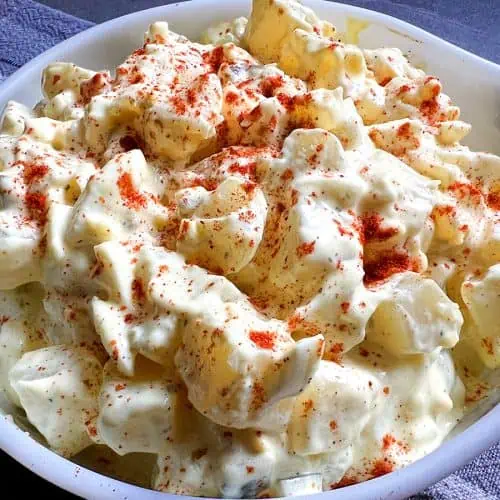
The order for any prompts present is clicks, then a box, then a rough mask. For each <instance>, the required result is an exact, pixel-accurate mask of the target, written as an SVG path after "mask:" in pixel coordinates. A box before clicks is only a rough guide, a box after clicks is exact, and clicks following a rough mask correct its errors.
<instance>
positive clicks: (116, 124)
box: [0, 0, 500, 498]
mask: <svg viewBox="0 0 500 500" xmlns="http://www.w3.org/2000/svg"><path fill="white" fill-rule="evenodd" d="M362 28H363V25H359V26H358V27H357V29H358V31H360V30H361V29H362ZM201 40H202V42H203V43H194V42H191V41H189V40H187V39H186V38H184V37H182V36H180V35H177V34H175V33H173V32H171V31H170V30H169V28H168V25H167V24H166V23H164V22H158V23H154V24H153V25H151V26H150V28H149V30H148V32H147V33H146V35H145V42H144V46H143V47H142V48H139V49H137V50H136V51H135V52H134V53H132V54H131V55H130V56H129V57H128V58H127V59H126V60H125V61H124V62H123V64H121V65H120V66H118V67H117V68H116V71H115V73H114V75H112V74H110V73H109V72H108V71H101V72H94V71H90V70H86V69H83V68H79V67H77V66H75V65H73V64H69V63H63V62H59V63H53V64H51V65H49V66H48V67H47V68H46V69H45V71H44V74H43V80H42V87H43V94H44V98H43V100H42V101H41V102H40V103H39V104H37V105H36V106H35V108H34V109H33V110H29V109H28V108H26V107H25V106H23V105H21V104H18V103H15V102H10V103H8V105H7V107H6V109H5V111H4V115H3V121H2V128H1V135H0V197H1V208H0V289H1V292H0V323H1V330H0V388H1V390H2V391H3V392H4V395H5V397H7V398H8V399H9V400H10V401H11V403H12V404H14V405H16V406H18V407H19V408H21V409H23V410H24V411H25V412H26V415H27V418H28V420H29V421H30V422H31V423H32V424H33V426H34V427H36V429H37V430H38V431H39V432H40V433H41V434H42V435H43V436H44V438H45V439H46V440H47V442H48V444H49V445H50V446H51V447H52V448H53V449H54V450H55V451H56V452H58V453H60V454H62V455H65V456H68V457H71V456H75V455H77V454H79V453H80V452H82V450H85V452H84V454H85V457H86V458H85V461H86V463H88V460H89V458H88V457H89V456H91V455H92V454H93V455H94V456H95V458H96V460H95V461H94V463H95V464H96V465H95V466H96V467H98V468H99V467H100V469H101V470H103V471H107V470H108V469H106V467H105V464H106V463H109V457H110V456H118V455H119V456H122V455H127V456H129V457H131V458H130V460H129V461H128V463H127V464H128V465H127V467H129V468H130V465H131V464H132V469H133V468H135V469H136V470H140V469H145V468H147V467H149V465H147V464H150V463H151V459H150V458H144V457H145V455H144V454H148V456H149V457H151V456H154V457H156V458H155V459H156V462H157V464H156V467H155V469H154V472H153V474H152V477H151V486H152V487H153V488H155V489H158V490H160V491H165V492H170V493H182V494H190V495H202V496H223V497H235V498H242V497H261V496H269V495H271V496H275V495H278V496H279V495H283V496H286V495H296V494H300V493H303V494H305V493H313V492H318V491H321V490H326V489H332V488H337V487H341V486H345V485H348V484H352V483H355V482H359V481H362V480H365V479H370V478H372V477H376V476H380V475H382V474H386V473H388V472H391V471H392V470H394V469H397V468H399V467H403V466H405V465H407V464H409V463H411V462H413V461H415V460H417V459H419V458H421V457H422V456H424V455H425V454H427V453H430V452H431V451H432V450H434V449H435V448H436V447H437V446H439V445H440V443H441V442H442V441H443V439H444V438H445V437H446V435H447V434H448V433H449V432H450V430H451V429H452V428H453V427H454V425H455V424H456V423H457V421H458V420H460V418H461V417H462V415H463V413H464V411H465V410H466V409H467V407H468V406H470V405H471V404H472V403H474V402H476V401H478V400H479V399H481V398H482V397H483V396H484V395H485V394H486V392H487V391H488V389H489V387H488V385H487V384H486V382H484V378H485V377H486V376H487V374H488V370H493V369H495V368H497V367H498V366H499V365H500V329H499V328H498V327H495V324H497V321H496V312H497V306H499V307H500V303H499V302H500V299H499V297H500V217H499V215H498V214H499V211H500V178H499V174H500V159H499V158H498V157H496V156H493V155H490V154H487V153H475V152H472V151H470V150H469V149H468V148H467V147H465V146H462V145H460V143H459V141H460V140H461V139H462V138H463V137H464V136H465V135H466V134H467V133H468V132H469V131H470V125H468V124H466V123H464V122H462V121H460V120H459V119H458V117H459V109H458V108H457V107H456V106H454V105H452V103H451V100H450V98H449V97H448V96H446V95H445V94H444V93H443V92H442V87H441V83H440V82H439V79H438V78H437V77H435V76H429V75H426V74H424V72H423V71H421V70H419V69H416V68H415V67H413V66H412V65H411V64H410V63H409V62H408V61H407V59H406V58H405V57H404V56H403V55H402V53H401V51H399V50H398V49H390V48H382V49H376V50H363V49H361V48H360V47H358V46H356V45H353V44H349V43H342V42H341V41H340V40H341V37H339V35H338V34H337V33H336V32H335V28H334V27H333V26H332V25H331V24H330V23H327V22H325V21H321V20H320V19H318V17H317V16H316V15H315V13H314V12H313V11H312V10H310V9H309V8H306V7H304V6H302V5H301V4H300V3H298V2H297V1H295V0H271V1H269V0H254V2H253V9H252V13H251V16H250V18H249V19H248V22H247V20H246V19H245V18H238V19H235V20H233V21H229V22H225V23H222V24H220V25H218V26H215V27H212V28H209V29H208V31H207V32H206V33H205V34H204V35H203V36H202V38H201ZM346 40H347V41H355V37H354V38H353V37H351V38H346ZM103 450H107V451H106V452H104V451H103ZM111 450H112V451H111ZM79 456H83V455H81V454H80V455H79ZM106 457H108V458H106ZM99 464H100V465H99ZM103 464H104V465H103ZM142 475H144V474H142ZM142 475H141V474H138V476H141V477H142Z"/></svg>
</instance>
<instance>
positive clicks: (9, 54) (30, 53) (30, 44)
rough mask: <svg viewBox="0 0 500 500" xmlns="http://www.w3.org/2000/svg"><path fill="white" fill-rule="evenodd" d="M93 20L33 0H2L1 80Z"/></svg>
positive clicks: (87, 26) (90, 24) (0, 0)
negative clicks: (71, 14)
mask: <svg viewBox="0 0 500 500" xmlns="http://www.w3.org/2000/svg"><path fill="white" fill-rule="evenodd" d="M92 24H93V23H91V22H89V21H84V20H83V19H78V18H76V17H73V16H70V15H68V14H65V13H63V12H61V11H58V10H54V9H52V8H50V7H47V6H45V5H41V4H39V3H37V2H32V1H31V0H0V81H1V80H3V79H5V78H6V77H7V76H9V75H10V74H11V73H13V72H14V71H15V70H16V69H18V68H20V67H21V66H22V65H23V64H25V63H27V62H28V61H29V60H30V59H33V57H35V56H36V55H38V54H40V53H41V52H43V51H45V50H47V49H49V48H50V47H52V46H53V45H55V44H56V43H59V42H61V41H63V40H65V39H66V38H69V37H71V36H73V35H76V34H77V33H79V32H80V31H82V30H84V29H86V28H90V26H92Z"/></svg>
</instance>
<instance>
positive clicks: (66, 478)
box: [0, 0, 500, 500]
mask: <svg viewBox="0 0 500 500" xmlns="http://www.w3.org/2000/svg"><path fill="white" fill-rule="evenodd" d="M211 1H212V0H190V1H187V2H178V3H173V4H169V5H163V6H159V7H154V8H151V9H145V10H141V11H137V12H134V13H131V14H127V15H125V16H121V17H118V18H115V19H112V20H109V21H106V22H104V23H102V24H98V25H96V26H93V27H91V28H88V29H86V30H84V31H82V32H80V33H78V34H76V35H75V36H73V37H71V38H69V39H67V40H65V41H63V42H60V43H59V44H57V45H55V46H54V47H52V48H50V49H48V50H47V51H45V52H43V53H42V54H40V55H38V56H37V57H35V58H34V59H32V60H31V61H29V62H28V63H27V64H25V65H24V66H22V67H21V68H20V69H18V70H17V71H16V72H14V73H13V74H12V75H11V76H9V77H8V78H7V79H6V80H4V81H3V82H2V83H1V84H0V105H3V104H4V103H5V101H6V97H7V96H8V95H9V94H10V93H11V91H12V89H13V88H14V87H15V86H17V85H18V84H19V83H21V82H22V80H23V79H25V78H29V76H28V75H29V74H30V73H31V72H32V71H34V70H36V69H37V68H41V67H43V66H45V65H46V64H48V63H49V62H51V61H53V60H55V59H57V56H58V55H59V54H60V53H61V52H62V51H63V50H64V51H66V52H67V51H71V50H72V49H73V48H75V47H77V46H81V45H84V44H86V43H87V42H88V41H90V40H93V39H94V38H96V37H99V35H100V34H103V33H105V32H106V31H108V30H111V29H115V28H117V27H119V26H120V24H122V23H124V22H126V21H129V20H130V19H131V18H133V17H134V18H141V17H144V18H146V17H151V15H156V14H157V15H158V18H161V17H165V15H168V12H169V11H170V10H171V9H174V8H177V7H181V8H182V6H184V7H186V6H189V5H193V4H205V3H210V2H211ZM226 1H231V0H226ZM233 1H234V0H233ZM238 1H242V0H238ZM304 3H305V4H306V5H311V6H314V4H324V3H328V5H329V6H330V7H333V8H337V9H339V10H345V11H346V13H347V14H349V15H353V16H356V15H358V16H359V17H362V18H364V19H366V20H368V21H371V22H377V23H380V24H382V25H384V26H390V27H391V28H394V29H396V30H397V31H398V32H400V33H401V34H404V35H405V34H406V35H410V36H412V37H414V38H417V39H418V40H425V41H427V42H429V43H430V44H435V45H436V44H437V45H440V46H441V47H443V48H446V49H448V50H449V51H450V52H455V53H456V54H459V55H460V57H461V58H462V59H463V60H464V61H466V60H469V62H470V63H473V64H475V65H476V66H480V67H481V69H482V71H485V72H489V73H490V72H493V73H494V74H496V75H498V76H500V65H498V64H496V63H494V62H491V61H488V60H486V59H483V58H482V57H480V56H477V55H475V54H472V53H470V52H468V51H466V50H464V49H462V48H459V47H457V46H455V45H453V44H452V43H450V42H448V41H446V40H443V39H441V38H439V37H438V36H436V35H434V34H432V33H429V32H427V31H425V30H423V29H422V28H419V27H416V26H413V25H412V24H409V23H407V22H405V21H402V20H400V19H397V18H395V17H393V16H390V15H387V14H383V13H380V12H376V11H372V10H369V9H364V8H361V7H357V6H352V5H348V4H341V3H338V2H325V0H306V1H305V2H304ZM499 439H500V404H497V405H496V407H494V408H493V409H491V410H490V411H489V412H488V413H487V414H486V415H484V416H483V417H481V418H480V419H478V420H477V421H476V422H475V423H473V424H472V425H471V426H469V427H468V428H467V429H466V430H464V431H463V432H461V433H460V434H458V435H457V436H454V437H453V438H451V439H449V440H448V441H446V442H444V443H443V444H441V446H439V447H438V448H437V449H436V450H435V451H433V452H432V453H430V454H429V455H426V456H425V457H423V458H422V459H420V460H417V461H416V462H414V463H413V464H410V465H409V466H407V467H405V468H403V469H400V470H397V471H394V472H392V473H390V474H387V475H386V476H383V477H379V478H376V479H373V480H370V481H366V482H363V483H359V484H356V485H352V486H348V487H345V488H341V489H338V490H333V491H325V492H323V493H321V495H323V498H325V499H326V498H328V499H331V500H351V499H352V498H356V499H357V500H376V499H384V500H390V499H392V500H396V499H400V498H403V497H406V496H409V495H411V494H414V493H417V492H418V491H421V490H422V489H424V488H425V487H427V486H429V485H431V484H434V483H436V482H437V481H439V480H440V479H442V478H443V477H445V476H447V475H449V474H450V473H452V472H454V471H455V470H457V469H458V468H460V467H462V466H463V465H465V464H466V463H467V462H469V461H470V460H472V459H473V458H474V457H476V456H477V455H479V454H480V453H481V452H482V451H484V450H485V449H486V448H488V447H489V446H491V445H493V444H495V443H496V442H497V441H498V440H499ZM0 448H1V449H2V450H3V451H4V452H6V453H7V454H8V455H10V456H11V457H12V458H14V459H15V460H16V461H18V462H19V463H21V464H22V465H24V466H25V467H26V468H28V469H29V470H31V471H32V472H34V473H35V474H37V475H39V476H40V477H42V478H44V479H46V480H47V481H50V482H51V483H53V484H56V485H57V486H59V487H61V488H63V489H65V490H67V491H69V492H71V493H74V494H76V495H79V496H82V497H87V498H97V497H98V498H100V499H102V500H106V499H110V500H117V499H119V498H123V499H124V500H125V499H127V500H133V499H139V498H141V499H146V500H148V499H159V498H163V499H165V498H168V497H171V498H172V500H174V499H178V498H180V497H181V496H180V495H174V494H168V493H161V492H158V491H154V490H149V489H146V488H142V487H140V486H136V485H133V484H130V483H125V482H123V481H119V480H116V479H112V478H110V477H108V476H105V475H103V474H100V473H98V472H94V471H92V470H90V469H87V468H85V467H83V466H80V465H77V464H75V463H74V462H71V461H70V460H68V459H65V458H63V457H61V456H59V455H57V454H56V453H55V452H53V451H52V450H50V449H49V448H46V447H45V446H43V445H41V444H40V443H38V442H37V441H36V440H34V439H33V438H32V437H30V435H29V433H27V432H24V431H22V430H21V429H20V428H19V427H17V425H15V424H14V423H13V421H12V418H11V417H9V416H1V417H0ZM183 498H189V499H193V500H195V499H196V498H197V497H187V496H184V497H183ZM300 498H313V497H312V496H310V495H309V496H302V497H300ZM314 498H316V495H315V496H314Z"/></svg>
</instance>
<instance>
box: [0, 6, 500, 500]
mask: <svg viewBox="0 0 500 500" xmlns="http://www.w3.org/2000/svg"><path fill="white" fill-rule="evenodd" d="M305 3H306V4H307V5H310V6H311V7H313V8H314V9H315V10H316V12H317V13H318V14H319V16H320V17H321V18H323V19H327V20H329V21H331V22H333V24H335V25H336V26H337V27H338V28H339V29H340V30H341V31H342V30H343V29H344V28H345V26H346V22H347V20H348V18H355V19H360V20H363V21H367V22H368V27H367V28H366V29H365V30H363V31H362V32H361V34H360V37H359V38H360V40H359V41H360V45H362V46H363V47H368V48H375V47H381V46H396V47H400V48H401V49H402V50H403V52H405V53H407V54H408V56H409V58H410V60H411V61H412V62H414V63H415V64H418V65H420V66H421V67H423V69H425V71H426V72H427V73H430V74H434V75H436V76H438V77H439V78H440V79H441V81H442V82H443V84H444V88H445V91H446V93H447V94H449V95H450V96H451V97H452V98H453V100H454V101H455V102H456V103H457V104H458V105H459V106H460V107H461V109H462V117H463V119H464V120H465V121H468V122H471V123H472V124H473V126H474V127H473V132H472V133H471V135H470V137H469V138H468V140H467V141H466V143H467V144H468V145H469V146H471V147H473V148H474V149H477V150H484V151H489V152H493V153H497V154H500V66H498V65H496V64H493V63H491V62H489V61H486V60H484V59H481V58H480V57H477V56H475V55H472V54H470V53H468V52H465V51H464V50H462V49H459V48H457V47H455V46H453V45H451V44H449V43H447V42H445V41H443V40H441V39H440V38H437V37H435V36H434V35H431V34H429V33H427V32H425V31H423V30H421V29H419V28H416V27H414V26H411V25H409V24H407V23H405V22H402V21H399V20H398V19H395V18H392V17H390V16H386V15H384V14H379V13H377V12H372V11H369V10H365V9H360V8H358V7H352V6H349V5H344V4H337V3H331V2H325V1H323V0H309V1H306V2H305ZM249 10H250V1H249V0H192V1H190V2H185V3H181V4H172V5H167V6H163V7H158V8H155V9H149V10H145V11H142V12H137V13H135V14H130V15H128V16H124V17H121V18H119V19H115V20H113V21H109V22H107V23H104V24H101V25H99V26H96V27H94V28H91V29H89V30H87V31H85V32H83V33H81V34H79V35H76V36H75V37H73V38H71V39H69V40H67V41H65V42H63V43H60V44H59V45H57V46H55V47H54V48H52V49H50V50H48V51H47V52H45V53H44V54H42V55H40V56H38V57H36V58H35V59H33V60H32V61H31V62H29V63H28V64H26V65H25V66H24V67H23V68H21V69H20V70H19V71H17V72H16V73H15V74H13V75H12V76H11V77H10V78H9V79H7V80H6V81H5V82H4V83H3V84H2V85H1V86H0V107H3V105H4V104H5V103H6V102H7V101H8V100H9V99H15V100H17V101H20V102H22V103H24V104H27V105H33V104H34V103H35V102H36V101H37V100H38V99H39V98H40V74H41V71H42V69H43V68H44V67H45V66H46V65H47V64H48V63H50V62H52V61H56V60H65V61H72V62H75V63H76V64H78V65H80V66H84V67H88V68H91V69H103V68H110V69H112V68H114V67H115V66H116V65H118V64H119V63H120V62H121V61H122V60H123V59H124V57H125V56H126V55H128V54H129V53H130V52H132V50H134V49H135V48H137V47H138V46H140V45H142V34H143V32H144V31H145V30H146V28H147V26H148V24H149V23H151V22H153V21H157V20H166V21H168V22H169V23H170V26H171V28H172V29H173V30H175V31H178V32H180V33H182V34H184V35H186V36H188V37H190V38H196V36H197V35H199V33H200V32H201V31H202V30H203V29H204V28H205V27H206V26H208V25H209V24H211V23H214V22H217V21H220V20H225V19H229V18H232V17H236V16H240V15H248V13H249ZM489 406H491V405H489ZM2 409H3V411H4V412H7V411H8V408H6V407H3V408H2V404H1V402H0V411H1V410H2ZM487 409H488V408H487V407H486V408H485V407H484V406H483V407H481V408H480V409H478V411H476V412H475V413H474V414H473V415H472V416H469V418H467V419H466V420H465V421H464V422H463V423H461V424H460V426H459V428H458V431H459V432H455V433H454V437H452V438H450V439H449V440H448V441H447V442H445V443H444V444H443V445H442V446H441V447H440V448H439V449H437V450H436V451H434V452H433V453H431V454H430V455H428V456H426V457H425V458H423V459H421V460H419V461H418V462H416V463H414V464H412V465H410V466H409V467H406V468H405V469H402V470H399V471H395V472H392V473H391V474H388V475H386V476H384V477H380V478H377V479H374V480H371V481H368V482H365V483H361V484H358V485H354V486H349V487H347V488H343V489H340V490H335V491H331V492H325V493H322V494H321V495H322V498H323V499H324V500H327V499H328V500H330V499H331V500H348V499H353V498H355V499H356V500H376V499H379V498H380V499H384V500H395V499H400V498H405V497H407V496H409V495H411V494H413V493H416V492H418V491H421V490H422V489H424V488H425V487H427V486H429V485H431V484H433V483H435V482H437V481H438V480H440V479H441V478H443V477H445V476H446V475H448V474H450V473H451V472H453V471H455V470H457V469H458V468H459V467H461V466H462V465H464V464H465V463H467V462H468V461H470V460H471V459H472V458H474V457H475V456H477V455H478V454H479V453H480V452H481V451H483V450H485V449H486V448H488V447H489V446H491V445H493V444H495V443H496V442H497V441H498V440H499V439H500V405H497V406H496V407H494V408H493V409H491V410H490V411H489V412H487ZM481 413H486V414H485V415H483V416H480V414H481ZM475 420H476V421H475ZM474 421H475V422H474ZM471 422H474V423H472V424H471ZM0 447H1V448H2V449H3V450H4V451H5V452H7V453H8V454H9V455H11V456H12V457H13V458H14V459H16V460H17V461H19V462H20V463H22V464H23V465H25V466H26V467H28V468H29V469H30V470H32V471H33V472H35V473H36V474H38V475H40V476H42V477H44V478H45V479H47V480H48V481H51V482H52V483H54V484H57V485H58V486H60V487H62V488H64V489H66V490H68V491H71V492H72V493H75V494H77V495H80V496H82V497H84V498H98V499H100V500H106V499H113V500H118V499H124V500H125V499H127V500H134V499H139V498H140V499H141V500H149V499H159V498H162V499H163V500H165V499H168V498H169V497H170V498H171V499H172V500H174V498H177V499H179V497H177V495H168V494H165V493H159V492H154V491H150V490H146V489H143V488H140V487H137V486H133V485H130V484H127V483H124V482H121V481H117V480H114V479H111V478H108V477H106V476H103V475H101V474H98V473H96V472H93V471H91V470H88V469H86V468H84V467H81V466H78V465H75V464H74V463H72V462H70V461H68V460H66V459H64V458H62V457H60V456H58V455H56V454H55V453H53V452H52V451H50V450H49V449H47V448H45V447H44V446H42V445H41V444H39V443H38V442H37V441H35V440H34V439H32V438H31V437H30V436H29V434H27V433H26V432H24V431H22V430H21V429H20V428H19V427H17V426H16V425H15V424H14V423H13V421H12V419H11V418H10V417H0ZM184 498H188V497H184ZM315 498H318V497H315Z"/></svg>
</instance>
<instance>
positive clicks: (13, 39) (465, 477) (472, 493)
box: [0, 0, 500, 500]
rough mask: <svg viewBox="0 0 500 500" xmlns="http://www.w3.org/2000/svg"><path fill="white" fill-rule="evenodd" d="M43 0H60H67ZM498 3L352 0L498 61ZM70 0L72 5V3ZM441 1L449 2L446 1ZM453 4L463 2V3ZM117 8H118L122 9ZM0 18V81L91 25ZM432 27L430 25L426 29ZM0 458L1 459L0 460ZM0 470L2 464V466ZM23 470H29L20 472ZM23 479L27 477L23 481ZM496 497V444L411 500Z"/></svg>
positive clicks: (66, 19) (2, 4) (20, 1)
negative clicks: (462, 16) (457, 8)
mask: <svg viewBox="0 0 500 500" xmlns="http://www.w3.org/2000/svg"><path fill="white" fill-rule="evenodd" d="M45 1H46V2H50V1H52V2H53V3H54V2H59V3H64V2H66V1H67V0H45ZM117 1H120V0H113V2H114V3H116V2H117ZM498 2H499V0H485V1H483V7H484V6H485V5H486V4H488V3H491V10H489V11H488V12H487V14H488V17H487V18H485V19H488V21H487V24H485V26H484V30H479V29H477V28H473V27H471V26H469V25H466V24H465V21H464V22H463V23H462V22H459V21H456V20H455V21H450V23H451V24H450V25H446V26H444V24H446V19H445V21H443V17H442V14H441V13H440V12H439V5H438V8H437V9H436V8H435V7H436V4H435V0H432V6H433V11H432V12H431V11H430V10H426V9H425V5H426V4H427V3H429V2H428V0H416V1H415V2H414V4H418V6H417V5H414V6H412V7H410V6H409V5H403V3H404V0H400V2H399V3H398V0H395V1H394V2H391V1H388V0H357V1H354V2H352V3H355V4H356V5H359V6H361V7H367V8H371V9H373V10H379V11H382V12H386V13H388V14H391V15H394V16H396V17H400V18H402V19H406V20H408V21H410V22H414V23H415V24H419V25H421V26H423V27H425V28H427V29H429V30H430V31H434V32H435V33H437V34H439V35H441V36H443V37H445V38H448V39H449V40H450V41H452V42H454V43H457V44H459V45H461V46H463V47H464V48H467V49H468V50H471V51H474V52H477V53H479V54H480V55H482V56H484V57H489V58H490V59H492V60H495V61H498V62H500V30H498V28H497V27H498V25H500V8H499V7H498V6H499V5H500V4H499V3H498ZM73 3H74V2H73ZM76 3H77V4H78V2H76ZM89 3H90V2H84V3H83V2H82V3H80V4H79V5H80V7H81V6H82V4H85V5H86V6H88V4H89ZM125 3H126V0H123V1H121V4H122V6H123V5H124V4H125ZM137 3H139V5H137ZM148 3H149V5H151V4H154V0H151V1H149V2H148ZM162 3H164V2H162ZM466 3H467V2H466ZM468 3H469V4H470V9H471V10H470V12H472V13H474V12H476V10H475V9H477V5H478V3H480V2H474V0H470V1H469V2H468ZM104 4H106V2H104ZM133 4H134V5H133V8H134V9H135V10H137V9H140V8H145V7H146V3H145V2H144V1H142V0H139V2H137V1H136V2H133ZM446 4H448V5H450V4H449V2H446ZM457 4H459V5H462V6H463V2H462V3H461V4H460V3H459V2H458V3H457ZM95 5H97V6H99V8H101V6H103V2H100V1H96V2H95ZM429 5H430V4H429ZM495 5H496V6H497V7H496V9H495ZM86 8H88V7H86ZM122 13H124V12H123V11H122ZM0 19H1V20H2V21H1V28H0V80H1V79H2V78H5V77H6V76H8V75H9V74H10V73H12V72H13V71H15V70H16V69H17V68H19V67H21V66H22V65H23V64H25V63H26V62H27V61H29V60H30V59H31V58H33V57H34V56H36V55H37V54H39V53H40V52H43V51H44V50H46V49H48V48H49V47H51V46H53V45H55V44H56V43H58V42H60V41H62V40H65V39H66V38H68V37H70V36H72V35H74V34H76V33H78V32H80V31H82V30H84V29H86V28H88V27H90V26H92V23H91V22H89V21H84V20H82V19H78V18H77V17H73V16H71V15H68V14H65V13H63V12H61V11H58V10H55V9H52V8H50V7H47V6H44V5H40V4H38V3H36V2H33V1H31V0H0ZM485 22H486V21H485ZM443 23H444V24H443ZM433 26H434V28H435V29H432V27H433ZM493 27H495V29H493ZM0 458H1V457H0ZM0 463H3V462H2V461H0ZM19 467H20V466H19ZM2 470H4V469H3V468H2ZM4 472H5V470H4ZM26 474H29V473H28V472H26ZM6 477H10V475H9V474H6ZM29 480H30V479H27V481H29ZM44 491H45V490H44ZM40 493H42V491H40ZM498 498H500V443H499V444H497V445H496V446H494V447H493V448H491V449H490V450H488V451H486V452H485V453H483V454H482V455H480V456H479V457H478V458H476V459H475V460H473V461H472V462H471V463H470V464H468V465H466V466H465V467H464V468H462V469H461V470H460V471H458V472H456V473H454V474H452V475H450V476H449V477H447V478H446V479H444V480H442V481H441V482H439V483H438V484H436V485H434V486H432V487H430V488H428V489H427V490H426V491H424V492H423V493H421V494H419V495H416V496H415V497H413V500H495V499H498Z"/></svg>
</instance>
